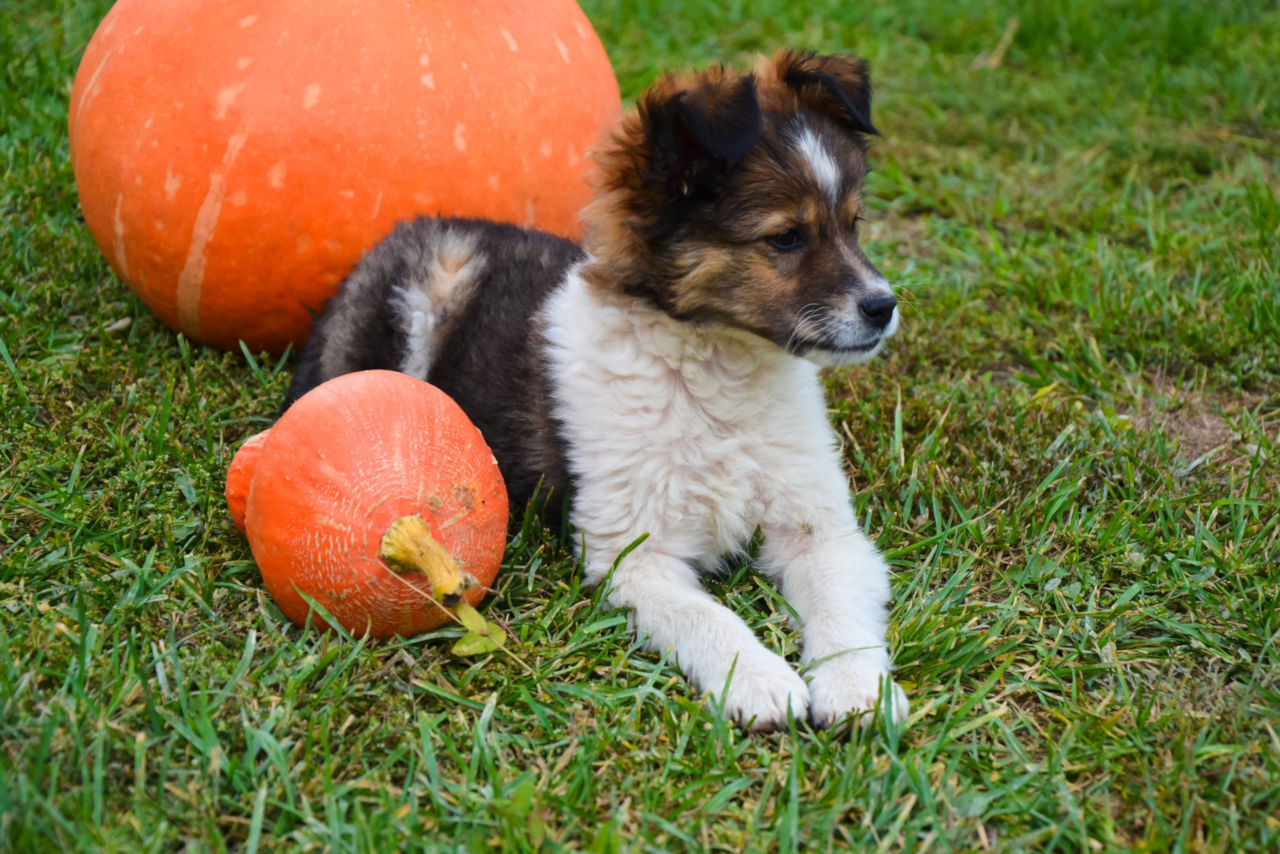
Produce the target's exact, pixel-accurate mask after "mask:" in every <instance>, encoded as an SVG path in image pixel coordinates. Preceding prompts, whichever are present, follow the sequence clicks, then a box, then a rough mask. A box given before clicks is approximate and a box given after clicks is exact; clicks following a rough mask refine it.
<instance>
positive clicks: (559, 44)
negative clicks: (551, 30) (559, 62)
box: [552, 36, 569, 62]
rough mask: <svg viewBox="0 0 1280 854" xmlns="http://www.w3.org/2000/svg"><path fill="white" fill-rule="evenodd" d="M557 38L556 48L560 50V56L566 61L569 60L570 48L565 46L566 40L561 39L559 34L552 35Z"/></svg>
mask: <svg viewBox="0 0 1280 854" xmlns="http://www.w3.org/2000/svg"><path fill="white" fill-rule="evenodd" d="M552 38H554V39H555V40H556V50H558V51H560V58H561V59H563V60H564V61H565V62H568V61H569V48H567V47H565V46H564V42H562V41H560V37H559V36H552Z"/></svg>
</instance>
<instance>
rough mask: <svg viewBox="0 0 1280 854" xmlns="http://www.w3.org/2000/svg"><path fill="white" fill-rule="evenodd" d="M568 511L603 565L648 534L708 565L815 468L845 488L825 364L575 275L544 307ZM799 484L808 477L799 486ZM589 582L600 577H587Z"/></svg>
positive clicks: (653, 541)
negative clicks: (676, 315)
mask: <svg viewBox="0 0 1280 854" xmlns="http://www.w3.org/2000/svg"><path fill="white" fill-rule="evenodd" d="M545 318H546V320H547V338H548V341H549V343H550V345H551V349H550V362H551V365H552V372H553V374H554V376H553V386H554V388H555V389H556V402H557V414H558V415H559V417H560V418H561V419H562V420H563V423H564V429H565V434H566V435H565V438H566V439H567V442H568V451H569V454H568V456H569V461H570V466H571V468H572V469H573V473H574V475H575V479H576V481H577V493H576V496H575V501H574V523H575V524H576V525H577V526H578V528H579V529H580V530H581V532H582V533H583V535H584V537H585V538H586V540H587V542H588V543H589V544H590V545H591V546H592V547H594V548H595V549H597V550H599V553H597V554H588V555H587V558H588V561H587V562H588V567H589V569H588V574H589V576H590V575H591V574H592V573H593V570H594V571H595V572H600V571H602V570H607V568H608V566H609V564H610V563H611V561H612V560H613V558H614V557H616V556H617V553H618V552H619V551H621V550H622V549H623V548H625V547H626V546H627V545H628V544H630V543H631V542H632V541H634V540H635V539H636V538H637V537H638V536H640V535H641V534H645V533H647V534H648V535H649V538H650V542H649V548H656V549H658V550H661V551H662V552H664V553H666V554H669V555H671V556H673V557H677V558H680V559H682V560H685V561H690V562H693V563H695V564H697V565H702V566H707V565H710V564H712V563H714V562H715V561H716V560H717V559H718V558H720V557H721V556H722V555H724V554H726V553H728V552H732V551H734V550H736V549H740V548H741V547H743V546H744V545H745V544H746V542H747V541H748V540H749V539H750V537H751V534H752V532H753V531H754V530H755V528H756V526H757V525H758V524H760V523H761V522H762V521H763V519H764V517H765V515H766V514H767V512H768V510H769V508H770V506H771V505H772V504H774V503H776V502H777V501H778V500H780V498H783V497H785V498H787V499H788V500H792V501H795V500H803V498H802V495H803V493H804V490H803V489H798V490H789V489H784V490H779V489H777V486H778V481H779V480H792V479H793V478H797V477H798V478H801V479H802V480H801V484H803V483H804V482H805V481H807V482H808V483H809V484H810V486H811V487H812V488H818V487H819V484H818V483H814V480H813V479H814V478H815V477H816V478H818V479H819V481H820V482H821V483H822V485H826V486H830V485H832V484H833V476H834V486H835V489H836V491H837V492H838V493H840V494H845V488H844V480H843V476H842V475H841V474H840V466H839V461H838V458H837V457H836V454H835V452H834V447H833V445H834V438H833V434H832V432H831V429H830V427H829V426H828V424H827V419H826V412H825V405H824V402H823V398H822V389H821V384H820V381H819V379H818V372H817V368H816V367H815V366H813V365H812V364H810V363H808V362H805V361H803V360H800V359H797V358H795V357H793V356H790V355H788V354H786V353H784V352H782V351H781V350H779V349H778V348H777V347H775V346H773V345H772V344H769V343H768V342H765V341H763V340H761V339H758V338H756V337H755V336H753V335H751V334H749V333H746V332H741V331H737V330H728V329H723V328H708V327H700V326H694V325H692V324H689V323H683V322H680V321H677V320H674V319H672V318H670V317H668V316H667V315H666V314H664V313H662V312H660V311H658V310H655V309H652V308H649V307H647V306H643V305H639V304H637V303H635V302H632V301H623V300H611V299H610V298H608V297H605V298H601V297H600V296H598V295H596V294H594V293H593V292H591V291H590V290H589V289H588V287H587V285H586V284H585V283H584V282H583V281H582V280H581V279H580V278H579V277H578V276H577V275H576V274H575V275H570V276H569V278H568V280H567V281H566V283H565V285H564V287H563V288H562V289H561V290H560V291H559V292H558V293H557V294H556V295H555V296H554V297H553V298H552V300H551V301H550V302H549V303H548V305H547V308H546V314H545ZM797 485H800V484H797ZM588 580H590V581H595V580H598V579H596V578H591V577H589V579H588Z"/></svg>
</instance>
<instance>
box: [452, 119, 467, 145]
mask: <svg viewBox="0 0 1280 854" xmlns="http://www.w3.org/2000/svg"><path fill="white" fill-rule="evenodd" d="M463 130H464V128H463V125H462V122H458V123H457V124H456V125H455V126H454V128H453V144H454V145H455V146H457V148H458V150H459V151H466V150H467V140H466V138H465V137H463V135H462V132H463Z"/></svg>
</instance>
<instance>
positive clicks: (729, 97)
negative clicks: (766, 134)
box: [639, 70, 760, 199]
mask: <svg viewBox="0 0 1280 854" xmlns="http://www.w3.org/2000/svg"><path fill="white" fill-rule="evenodd" d="M639 106H640V115H641V118H642V121H643V122H644V128H645V133H646V135H647V136H648V144H649V155H650V157H649V165H650V168H651V173H650V176H649V177H650V179H651V180H655V181H661V182H662V183H663V184H664V185H665V187H666V190H667V192H668V193H670V194H671V195H673V196H678V197H682V198H686V199H694V198H696V197H699V196H704V195H708V194H714V193H715V192H716V191H717V190H719V188H720V186H721V185H722V184H723V182H724V179H725V177H726V176H727V175H728V174H729V172H731V171H732V170H733V169H734V167H736V166H737V165H738V164H739V163H741V162H742V158H744V157H746V155H747V152H748V151H750V150H751V147H752V146H753V145H755V142H756V138H757V137H759V135H760V102H759V100H758V99H757V97H756V85H755V79H754V78H753V77H752V76H751V75H749V74H747V75H742V76H736V75H730V74H728V73H726V72H724V71H723V70H721V71H720V73H719V74H715V75H704V76H702V77H699V78H697V81H696V83H695V85H692V86H677V85H675V84H674V82H673V81H666V85H659V86H655V87H654V88H653V89H651V90H650V91H649V92H648V93H646V94H645V95H644V96H643V97H642V98H641V101H640V105H639Z"/></svg>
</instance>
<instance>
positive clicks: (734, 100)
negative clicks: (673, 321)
mask: <svg viewBox="0 0 1280 854" xmlns="http://www.w3.org/2000/svg"><path fill="white" fill-rule="evenodd" d="M870 110H871V83H870V81H869V79H868V76H867V66H866V63H865V61H863V60H858V59H852V58H848V57H842V56H816V55H814V54H811V53H801V52H794V51H782V52H780V53H778V54H777V55H776V56H775V57H774V58H773V59H772V60H767V59H761V60H760V61H759V62H758V63H757V65H756V67H755V69H754V71H753V72H752V73H750V74H739V73H735V72H732V71H728V70H726V69H724V68H713V69H711V70H708V71H704V72H701V73H699V74H696V75H693V76H691V77H668V78H665V79H663V80H661V81H659V82H658V83H656V84H655V85H654V86H653V87H652V88H650V89H649V90H648V91H647V92H645V93H644V94H643V95H642V96H641V97H640V99H639V102H638V104H637V106H636V110H635V111H634V112H632V113H630V114H628V115H627V116H626V117H624V119H623V122H622V125H621V126H620V128H619V129H618V131H617V132H616V133H615V134H614V135H613V137H612V138H611V139H610V140H609V141H608V142H606V143H605V144H604V145H603V146H602V147H601V149H600V151H599V152H597V154H596V157H595V160H596V165H597V167H598V169H599V173H600V174H599V178H598V180H599V183H600V187H599V191H598V192H597V195H596V198H595V200H594V201H593V202H592V204H591V205H590V206H589V207H588V208H587V210H586V212H585V214H584V219H585V226H586V235H587V236H586V243H587V249H588V251H589V252H590V253H591V254H592V256H593V257H594V258H595V259H596V263H595V266H594V269H593V270H592V271H590V276H589V277H590V279H591V280H592V282H593V283H594V284H595V285H596V286H597V287H604V288H612V289H619V290H622V291H624V292H625V293H627V294H629V295H631V296H633V297H637V298H640V299H644V300H646V301H648V302H650V303H651V304H653V305H655V306H658V307H659V308H661V309H662V310H664V311H666V312H667V313H669V314H670V315H672V316H673V317H676V318H680V319H685V320H689V321H692V322H705V323H720V324H726V325H730V326H733V327H737V328H740V329H745V330H748V331H750V332H753V333H755V334H756V335H758V336H760V337H762V338H764V339H767V340H769V341H772V342H773V343H775V344H777V345H778V346H779V347H782V348H784V349H786V350H788V351H790V352H792V353H794V354H797V355H801V356H805V357H807V358H809V359H810V360H812V361H815V362H818V363H819V364H823V365H840V364H849V363H853V362H858V361H862V360H864V359H867V358H869V357H870V356H872V355H873V354H874V353H875V352H876V351H877V350H878V349H879V348H880V346H881V344H882V342H883V341H884V339H885V337H886V336H888V335H890V334H892V333H893V331H894V330H895V329H896V328H897V325H898V312H897V310H896V301H895V300H894V298H893V294H892V292H891V290H890V289H889V285H888V283H887V282H886V281H885V280H884V277H883V276H881V275H880V273H879V271H877V270H876V268H875V267H874V266H873V265H872V264H871V262H870V261H868V260H867V258H866V256H865V255H864V254H863V253H862V250H861V248H859V245H858V223H859V221H860V220H861V216H860V214H861V212H862V208H863V199H862V185H863V180H864V178H865V177H866V173H867V164H866V143H865V139H866V136H867V135H869V134H874V133H877V131H876V129H875V128H874V127H873V126H872V124H871V113H870Z"/></svg>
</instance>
